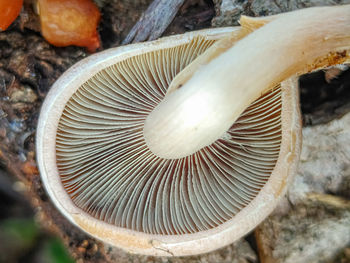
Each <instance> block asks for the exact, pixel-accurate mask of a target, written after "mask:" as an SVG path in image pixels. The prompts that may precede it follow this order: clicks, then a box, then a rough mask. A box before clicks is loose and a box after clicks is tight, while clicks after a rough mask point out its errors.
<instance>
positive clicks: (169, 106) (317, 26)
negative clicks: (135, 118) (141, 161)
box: [144, 5, 350, 159]
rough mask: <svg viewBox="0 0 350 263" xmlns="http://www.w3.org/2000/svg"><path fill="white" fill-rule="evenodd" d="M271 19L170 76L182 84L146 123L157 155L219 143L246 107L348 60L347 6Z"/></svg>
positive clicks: (349, 22)
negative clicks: (287, 84)
mask: <svg viewBox="0 0 350 263" xmlns="http://www.w3.org/2000/svg"><path fill="white" fill-rule="evenodd" d="M267 20H268V19H267ZM251 21H254V19H252V20H251ZM260 21H263V20H261V19H260ZM270 21H271V22H268V23H266V24H265V25H264V23H262V26H261V27H260V28H258V29H256V30H255V31H254V32H252V33H250V34H248V35H247V36H245V37H243V38H242V39H240V40H239V41H237V42H236V43H235V44H234V45H233V46H232V47H230V48H228V49H223V51H224V52H223V53H221V54H220V55H217V56H212V57H211V58H209V59H207V60H206V59H205V58H204V59H203V58H200V59H202V60H203V61H210V62H209V63H208V64H206V65H203V64H204V63H197V66H196V71H195V73H194V74H193V76H191V77H188V76H189V74H188V73H187V74H184V76H185V77H184V78H183V80H184V81H183V83H181V81H180V80H181V79H180V80H179V78H177V79H176V81H178V83H181V84H182V85H177V87H179V88H176V89H174V88H173V89H171V92H170V93H168V94H167V95H166V97H165V98H164V100H163V101H162V102H161V103H160V104H159V105H158V106H157V107H156V108H155V109H154V110H153V112H152V113H151V114H150V115H149V116H148V118H147V119H146V121H145V126H144V137H145V140H146V143H147V145H148V147H149V148H150V149H151V151H152V152H153V153H154V154H155V155H157V156H159V157H163V158H167V159H174V158H181V157H185V156H188V155H190V154H193V153H195V152H196V151H198V150H199V149H201V148H203V147H205V146H208V145H210V144H212V143H213V142H214V141H216V140H217V139H219V138H225V133H226V131H227V130H228V129H229V128H230V126H231V125H232V124H233V123H234V122H235V120H236V119H237V118H238V117H239V115H240V114H241V113H242V112H243V111H244V109H245V108H246V107H247V106H248V105H249V104H250V103H252V102H253V101H254V100H255V99H257V98H258V97H259V96H261V95H262V94H263V93H265V92H266V91H268V90H269V89H272V88H273V87H275V86H276V85H277V84H279V83H280V82H282V81H283V80H286V79H288V78H290V77H291V76H294V75H300V74H303V73H306V72H310V71H312V70H316V69H319V68H324V67H327V66H331V65H335V64H341V63H344V62H346V61H349V58H350V54H349V51H350V5H343V6H337V7H317V8H309V9H303V10H298V11H294V12H290V13H286V14H283V15H278V16H274V17H273V19H270ZM246 23H247V21H246ZM248 23H249V19H248ZM255 23H257V22H255ZM257 27H258V26H252V29H254V28H257ZM232 39H234V40H236V38H232ZM211 52H212V51H209V52H206V53H205V54H204V55H203V56H208V54H212V53H211ZM190 67H191V65H190ZM192 70H193V69H192ZM192 72H194V71H192ZM190 75H191V74H190Z"/></svg>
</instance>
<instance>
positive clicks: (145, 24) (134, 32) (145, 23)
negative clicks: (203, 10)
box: [122, 0, 185, 44]
mask: <svg viewBox="0 0 350 263" xmlns="http://www.w3.org/2000/svg"><path fill="white" fill-rule="evenodd" d="M184 1H185V0H172V1H168V0H154V1H153V2H152V4H151V5H150V6H149V7H148V8H147V10H146V11H145V12H144V13H143V14H142V16H141V18H140V19H139V21H138V22H137V23H136V24H135V25H134V27H133V28H132V29H131V31H130V32H129V34H128V35H127V36H126V38H125V39H124V41H123V42H122V43H123V44H128V43H135V42H141V41H145V40H154V39H157V38H158V37H160V36H161V35H162V34H163V32H164V31H165V29H166V28H167V27H168V25H169V24H170V23H171V21H172V20H173V19H174V17H175V15H176V13H177V11H178V10H179V8H180V7H181V6H182V4H183V3H184Z"/></svg>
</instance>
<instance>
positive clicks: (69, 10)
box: [37, 0, 101, 52]
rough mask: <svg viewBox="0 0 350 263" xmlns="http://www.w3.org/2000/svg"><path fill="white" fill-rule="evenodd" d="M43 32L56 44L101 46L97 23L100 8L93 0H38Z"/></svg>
mask: <svg viewBox="0 0 350 263" xmlns="http://www.w3.org/2000/svg"><path fill="white" fill-rule="evenodd" d="M37 9H38V12H39V16H40V22H41V33H42V35H43V36H44V38H45V39H46V40H47V41H48V42H49V43H50V44H52V45H54V46H58V47H63V46H70V45H75V46H80V47H86V48H87V49H88V51H90V52H94V51H95V50H96V49H97V48H99V47H100V39H99V36H98V33H97V26H98V23H99V21H100V17H101V15H100V12H99V10H98V8H97V7H96V5H95V4H94V3H93V2H92V1H91V0H38V1H37Z"/></svg>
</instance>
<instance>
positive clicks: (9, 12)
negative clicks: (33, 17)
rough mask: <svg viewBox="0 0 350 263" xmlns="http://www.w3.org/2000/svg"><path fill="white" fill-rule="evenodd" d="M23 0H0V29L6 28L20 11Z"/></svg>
mask: <svg viewBox="0 0 350 263" xmlns="http://www.w3.org/2000/svg"><path fill="white" fill-rule="evenodd" d="M22 5H23V0H11V1H9V0H0V31H4V30H6V29H7V28H8V27H9V26H10V25H11V24H12V22H13V21H15V19H16V18H17V16H18V15H19V13H20V12H21V8H22Z"/></svg>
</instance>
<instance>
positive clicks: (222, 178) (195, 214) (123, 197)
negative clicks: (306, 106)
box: [56, 36, 295, 235]
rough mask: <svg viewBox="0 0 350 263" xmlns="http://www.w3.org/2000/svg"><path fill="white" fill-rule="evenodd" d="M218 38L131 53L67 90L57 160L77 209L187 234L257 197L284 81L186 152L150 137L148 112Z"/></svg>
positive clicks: (273, 146)
mask: <svg viewBox="0 0 350 263" xmlns="http://www.w3.org/2000/svg"><path fill="white" fill-rule="evenodd" d="M213 43H214V40H210V39H206V38H204V37H200V36H199V37H195V38H193V40H191V41H189V42H187V43H184V44H181V45H177V46H174V47H171V48H162V49H160V48H159V49H155V50H153V51H150V52H146V53H142V54H139V55H136V56H131V57H129V58H126V59H124V60H121V61H119V62H117V63H115V64H113V65H111V66H108V67H106V68H104V69H102V70H100V71H99V72H98V73H96V74H95V75H93V76H92V77H90V78H89V79H88V80H87V81H86V82H85V83H83V84H82V85H80V87H79V88H78V89H77V90H76V91H75V93H74V94H73V95H72V96H71V97H70V98H69V100H68V101H67V103H66V105H65V106H64V109H63V113H62V115H61V117H60V119H59V122H58V129H57V137H56V158H57V167H58V171H59V176H60V179H61V182H62V184H63V187H64V189H65V190H66V192H67V193H68V195H69V196H70V198H71V199H72V201H73V203H74V204H75V205H76V206H77V207H78V208H80V209H82V210H83V211H85V212H86V213H88V214H89V215H91V216H93V217H94V218H96V219H98V220H102V221H104V222H106V223H108V224H112V225H115V226H117V227H121V228H125V229H130V230H133V231H138V232H144V233H147V234H154V235H182V234H193V233H197V232H200V231H205V230H209V229H213V228H215V227H217V226H220V225H222V224H224V223H225V222H227V221H229V220H230V219H232V218H233V217H234V216H235V215H236V214H237V213H238V212H240V211H241V210H242V209H243V208H245V207H246V206H247V205H249V203H250V202H251V201H252V200H253V199H254V198H255V197H256V196H257V194H258V193H259V191H260V190H261V189H262V188H263V187H264V185H265V183H266V182H267V180H268V179H269V176H270V175H271V173H272V171H273V170H274V169H275V166H276V162H277V160H278V158H279V154H280V145H281V136H282V123H281V116H282V115H281V111H282V95H281V94H282V89H281V87H280V86H278V87H276V88H275V89H273V90H271V91H269V92H267V93H266V94H264V95H262V96H261V97H260V98H259V99H257V100H256V101H255V102H253V103H252V104H251V105H250V106H249V107H248V108H247V109H246V110H245V111H244V112H243V113H242V114H241V116H240V117H239V118H238V120H237V121H236V122H235V123H233V124H232V126H231V128H230V129H229V130H228V131H227V132H226V133H225V134H224V135H223V136H222V137H221V138H219V139H218V140H216V141H215V142H214V143H212V144H211V145H209V146H206V147H204V148H202V149H200V150H199V151H197V152H196V153H194V154H191V155H189V156H186V157H183V158H179V159H164V158H161V157H158V156H156V155H155V154H153V153H152V152H151V151H150V149H149V148H148V146H147V144H146V142H145V140H144V136H143V126H144V122H145V119H146V118H147V116H148V115H149V114H150V112H152V110H153V109H154V108H155V107H156V106H157V105H158V104H159V103H160V102H161V101H162V99H163V98H164V96H165V94H166V93H167V89H168V87H169V85H170V83H171V81H172V80H173V79H174V77H175V76H176V75H177V74H178V73H179V72H180V71H181V70H182V69H184V68H185V67H186V66H187V65H188V64H190V63H191V62H192V61H193V60H194V59H195V58H196V57H197V56H199V55H200V54H202V53H203V52H204V51H205V50H207V49H208V48H209V47H210V46H211V45H212V44H213ZM293 92H295V91H293ZM233 103H234V102H233ZM195 106H196V105H193V108H192V110H193V111H195V110H196V107H195Z"/></svg>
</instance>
